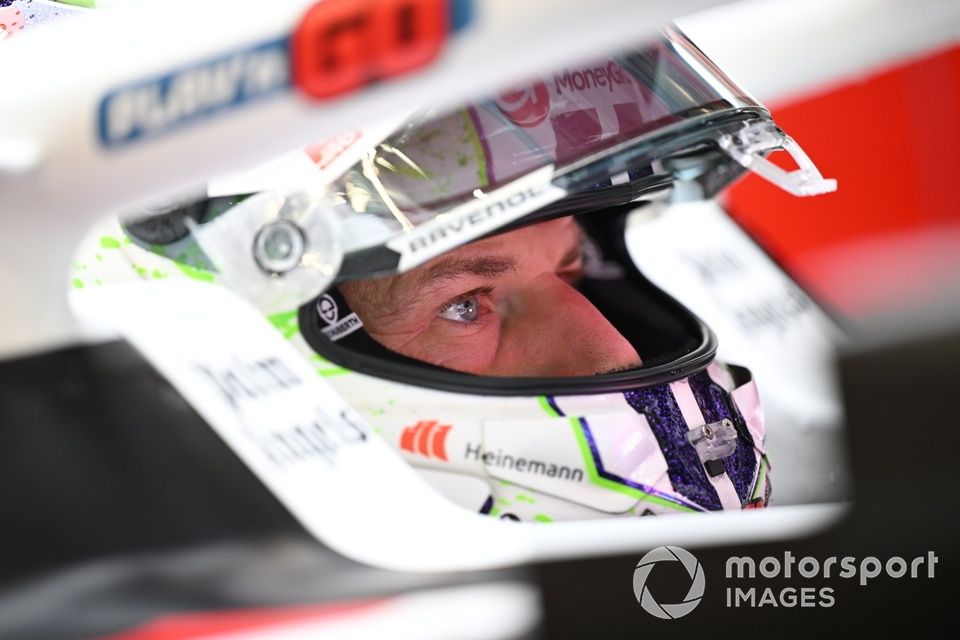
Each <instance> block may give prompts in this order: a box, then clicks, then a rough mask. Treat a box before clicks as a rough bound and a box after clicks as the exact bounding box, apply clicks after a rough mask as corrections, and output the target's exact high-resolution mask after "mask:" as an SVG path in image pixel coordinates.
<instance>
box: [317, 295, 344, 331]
mask: <svg viewBox="0 0 960 640" xmlns="http://www.w3.org/2000/svg"><path fill="white" fill-rule="evenodd" d="M317 313H318V314H319V315H320V317H321V318H322V319H323V321H324V322H326V323H327V324H333V323H334V322H336V321H337V317H338V316H339V315H340V309H338V308H337V303H336V301H335V300H334V299H333V298H331V297H330V294H327V293H325V294H323V295H322V296H321V297H320V300H319V302H317Z"/></svg>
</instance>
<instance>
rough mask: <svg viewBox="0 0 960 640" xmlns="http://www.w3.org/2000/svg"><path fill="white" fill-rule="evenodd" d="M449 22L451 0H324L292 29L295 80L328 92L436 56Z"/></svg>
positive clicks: (314, 91)
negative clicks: (449, 3)
mask: <svg viewBox="0 0 960 640" xmlns="http://www.w3.org/2000/svg"><path fill="white" fill-rule="evenodd" d="M448 24H449V17H448V3H447V0H324V1H323V2H318V3H317V4H315V5H313V7H311V8H310V10H309V11H307V14H306V15H305V16H304V17H303V20H302V22H301V23H300V26H299V27H297V30H296V32H294V34H293V40H292V42H291V58H292V61H293V81H294V84H295V85H296V86H297V87H299V88H300V89H301V90H302V91H304V92H305V93H306V94H307V95H309V96H311V97H314V98H329V97H332V96H336V95H339V94H342V93H346V92H348V91H352V90H354V89H358V88H360V87H362V86H364V85H366V84H369V83H371V82H374V81H376V80H379V79H383V78H389V77H391V76H396V75H399V74H402V73H406V72H408V71H412V70H414V69H416V68H418V67H422V66H424V65H426V64H427V63H429V62H430V61H431V60H433V59H434V58H435V57H436V56H437V54H438V53H439V52H440V49H441V48H442V46H443V42H444V40H445V39H446V36H447V30H448Z"/></svg>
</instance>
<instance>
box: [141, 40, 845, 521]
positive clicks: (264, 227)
mask: <svg viewBox="0 0 960 640" xmlns="http://www.w3.org/2000/svg"><path fill="white" fill-rule="evenodd" d="M371 136H374V139H373V141H372V144H370V143H371ZM381 138H383V136H378V135H375V134H371V133H369V132H355V133H352V134H347V135H346V136H345V137H343V138H341V139H338V140H336V141H332V142H329V143H327V144H325V145H320V146H315V147H312V148H309V149H308V150H307V152H303V153H301V152H298V153H296V154H293V155H292V156H289V157H287V158H285V159H282V160H280V161H277V162H276V163H273V165H272V166H271V167H270V170H269V171H267V172H266V173H265V172H254V173H252V174H247V175H246V176H244V177H243V179H240V180H238V179H236V177H234V178H231V179H227V180H220V181H214V182H212V183H211V184H210V187H209V189H208V192H207V193H206V194H204V197H202V198H198V199H192V200H190V201H188V202H185V203H178V204H176V205H174V206H171V207H168V208H166V209H164V210H162V211H152V212H150V213H148V214H144V213H142V212H140V213H137V214H135V215H132V216H127V217H126V218H125V221H124V231H125V232H126V233H127V234H128V235H129V236H130V238H132V239H133V242H134V244H136V245H139V246H140V247H142V248H146V249H149V250H150V251H151V252H153V253H155V254H160V255H162V256H165V257H166V258H167V259H170V260H173V261H174V262H175V263H176V264H177V265H178V266H179V267H180V269H181V270H183V271H184V272H185V273H187V274H190V275H194V276H196V275H198V274H199V276H200V277H203V278H209V279H219V280H223V281H225V282H226V283H227V284H229V285H230V286H232V287H234V288H236V289H237V290H238V291H239V292H241V293H242V294H244V295H245V296H246V297H248V298H250V299H251V300H252V301H253V302H254V303H256V304H257V305H259V306H260V307H261V308H262V309H263V310H264V311H265V312H266V313H268V314H269V316H270V317H271V319H272V320H273V321H274V323H275V324H277V325H278V327H279V328H281V330H283V331H284V333H285V335H286V336H287V337H288V338H290V339H291V340H292V341H293V342H294V343H295V344H296V345H297V346H299V347H300V348H301V349H302V350H303V352H304V353H305V355H307V357H310V358H312V359H313V360H314V361H315V362H317V363H318V364H317V370H318V373H319V374H320V375H322V376H325V377H326V378H327V379H328V381H329V382H330V383H331V384H332V385H333V386H334V387H335V388H336V389H337V390H338V391H339V393H340V394H342V396H343V397H344V398H345V399H346V400H347V402H349V403H350V404H351V405H352V406H353V407H354V408H355V409H356V410H357V411H358V412H360V413H361V414H362V415H364V416H365V417H366V418H367V419H368V420H369V421H370V423H371V425H372V426H373V427H374V430H375V431H377V432H379V433H380V434H381V435H382V436H383V437H384V438H385V439H386V440H387V441H389V442H390V443H392V444H393V445H394V446H395V447H396V448H397V449H398V450H399V451H400V453H401V454H402V455H403V456H404V457H405V458H406V459H407V460H409V461H410V463H411V464H413V465H415V466H417V467H418V468H420V469H421V470H423V472H424V475H425V476H427V477H428V479H430V480H432V481H434V484H435V485H436V486H437V487H438V488H439V489H440V490H441V491H443V492H445V493H447V494H448V495H450V496H451V497H452V498H453V499H454V500H456V501H458V502H460V503H461V504H463V505H464V506H466V507H468V508H470V509H475V510H478V511H481V512H484V513H489V514H491V515H495V516H499V517H503V518H510V519H518V520H534V521H551V520H561V519H573V518H588V517H596V516H598V515H653V514H664V513H674V512H678V511H709V510H718V509H740V508H747V507H756V506H763V505H765V504H766V503H767V501H768V500H769V495H770V483H769V476H768V473H767V470H768V462H767V457H766V452H765V449H764V429H763V418H762V413H761V410H760V407H759V400H758V396H757V390H756V387H755V385H754V382H753V380H752V378H751V376H750V374H749V372H748V371H747V370H746V369H743V368H742V367H737V366H731V365H725V364H722V363H720V362H718V361H716V360H715V359H714V355H715V353H716V348H717V341H716V338H715V336H714V335H713V333H712V332H711V330H710V329H709V328H708V327H707V326H706V325H705V324H704V323H703V322H702V321H701V320H700V319H699V318H697V317H696V316H694V315H693V314H692V313H691V312H690V311H688V310H687V309H686V308H685V307H684V306H683V305H681V304H680V303H678V302H677V301H676V300H675V299H673V298H672V297H671V296H670V295H668V294H667V293H666V292H664V291H663V290H661V289H660V288H658V287H657V286H655V285H653V284H652V283H651V282H650V281H649V280H647V279H646V278H645V277H644V275H643V274H642V273H641V272H640V271H639V270H638V268H637V267H636V264H635V261H634V260H633V259H632V258H631V255H630V247H629V246H628V243H627V242H626V241H625V230H626V229H627V228H628V227H629V225H630V224H631V223H632V222H631V215H632V214H631V212H633V211H635V210H636V209H637V208H638V207H642V206H643V205H644V204H645V203H650V202H653V201H659V200H669V199H672V200H688V199H702V198H709V197H711V196H713V195H715V194H716V193H717V192H719V191H720V190H721V189H722V188H724V187H725V186H727V185H728V184H730V183H731V182H732V181H733V180H735V179H736V178H737V177H739V176H740V175H742V174H743V173H744V171H745V170H746V169H752V170H755V171H756V172H758V173H760V174H761V175H763V176H764V177H766V178H768V179H770V180H772V181H774V182H776V183H777V184H779V185H780V186H782V187H784V188H786V189H788V190H790V191H791V192H794V193H796V194H798V195H811V194H815V193H822V192H825V191H829V190H832V189H833V188H834V186H835V185H834V183H833V182H832V181H828V180H824V179H823V178H822V177H821V176H820V174H819V173H818V172H817V171H816V169H815V168H814V167H813V165H812V163H810V161H809V159H807V158H806V156H805V155H803V153H802V151H800V150H799V148H798V147H797V146H796V145H795V143H793V141H792V140H791V139H790V138H789V137H788V136H786V135H785V134H784V133H783V132H782V131H780V130H779V129H778V128H777V127H776V125H775V124H774V123H773V121H772V119H771V117H770V114H769V113H768V112H767V110H766V109H765V108H764V107H763V106H762V105H760V104H758V103H757V102H756V101H755V100H753V99H752V98H750V97H749V96H748V95H747V94H745V93H744V92H743V91H741V90H740V89H739V88H738V87H737V86H736V85H735V84H733V83H732V82H731V81H730V80H729V79H728V78H727V77H726V76H725V75H724V74H723V73H722V72H721V71H720V70H719V69H717V67H716V66H715V65H714V64H713V63H712V62H710V60H709V59H708V58H707V57H706V56H705V55H704V54H703V53H702V52H701V51H700V50H699V49H697V48H696V47H695V46H694V45H693V44H692V43H691V42H690V41H689V40H688V39H686V37H685V36H683V34H681V33H680V32H679V31H677V30H676V29H674V28H669V29H666V30H665V31H664V32H663V33H662V35H661V37H660V38H659V39H658V40H657V41H656V42H654V43H653V44H649V45H646V46H643V47H640V48H637V49H635V50H632V51H629V52H627V53H625V54H623V55H620V56H616V57H614V58H611V59H607V60H603V61H600V62H598V63H596V64H591V65H586V66H582V67H577V68H569V69H565V70H562V71H559V72H556V73H553V74H551V75H549V76H546V77H543V78H540V79H538V80H536V81H534V82H532V83H530V84H528V85H526V86H524V87H520V88H517V89H515V90H511V91H507V92H504V93H503V94H501V95H500V96H497V97H495V98H490V99H486V100H478V101H475V102H473V103H471V104H469V105H467V106H465V107H463V108H462V109H458V110H455V111H452V112H445V113H437V112H434V111H432V110H430V109H425V110H422V111H420V112H418V113H417V114H415V115H414V116H412V117H409V118H406V119H405V120H404V121H403V123H402V124H401V125H400V126H399V127H394V128H392V132H391V133H389V135H387V136H386V137H385V138H383V139H381ZM776 149H786V150H788V151H790V152H791V154H792V155H793V156H794V157H795V158H796V160H797V162H798V164H799V165H800V169H799V170H797V171H795V172H792V173H787V172H785V171H783V170H781V169H778V168H776V167H774V166H773V165H772V164H770V163H769V162H767V161H766V159H765V155H766V154H767V153H769V152H771V151H773V150H776ZM304 167H307V168H308V171H307V172H306V174H307V175H308V178H307V180H305V181H300V182H297V183H296V184H291V178H290V176H291V175H296V176H303V175H304V173H303V172H301V171H300V169H302V168H304ZM311 172H313V174H315V175H314V178H316V179H314V178H310V177H309V175H310V174H311ZM268 174H269V175H273V176H276V175H279V176H280V178H279V179H264V176H265V175H268ZM321 178H322V179H321ZM244 185H249V188H248V187H247V186H244ZM569 216H576V220H577V222H576V223H575V224H574V223H573V222H571V221H570V219H569ZM560 218H564V219H563V220H558V219H560ZM551 225H552V226H551ZM551 234H553V235H551ZM558 234H559V235H563V234H566V235H565V236H563V237H566V238H567V239H568V241H571V242H574V244H575V245H576V248H577V251H576V253H575V255H574V256H573V258H560V259H555V258H556V256H555V255H554V253H555V251H554V244H553V238H554V236H557V235H558ZM571 238H574V239H575V240H570V239H571ZM506 242H509V243H511V245H510V246H512V247H514V249H516V250H517V251H519V252H520V253H521V254H522V255H521V258H522V259H523V260H526V259H527V258H528V257H529V256H541V255H546V254H547V253H550V252H554V253H550V255H551V256H553V257H550V258H549V259H545V260H546V261H547V263H549V264H551V265H552V264H553V262H558V263H559V261H562V260H567V259H570V260H572V263H576V264H577V265H578V266H577V268H576V271H577V273H576V277H575V278H573V279H564V278H559V277H557V276H558V272H557V270H556V269H554V268H553V267H552V266H549V267H543V266H542V264H543V263H542V261H541V262H536V261H533V262H535V263H536V265H535V266H530V267H529V268H527V263H526V262H521V263H517V262H516V261H514V262H513V263H510V264H507V265H506V266H504V265H503V264H501V265H500V266H499V267H498V268H496V269H495V268H491V266H490V262H489V261H487V262H486V263H481V264H479V266H478V264H477V263H476V261H474V263H472V265H473V266H472V267H469V266H465V262H469V260H466V258H465V256H467V257H470V258H471V259H473V258H474V257H476V256H475V255H474V254H476V252H478V251H480V250H481V249H483V248H485V247H486V248H489V247H491V246H494V245H498V243H500V244H503V243H506ZM471 252H473V253H471ZM545 252H546V253H545ZM137 253H138V252H137V251H134V250H131V251H130V252H128V255H131V256H133V255H137ZM139 256H140V257H137V258H135V259H134V260H135V261H137V260H148V261H149V260H157V258H156V256H151V257H149V258H148V257H147V254H146V252H142V251H141V252H139ZM551 261H553V262H551ZM531 264H533V263H531ZM564 264H566V263H564ZM451 265H453V266H451ZM518 265H519V266H518ZM454 267H456V268H454ZM141 268H142V269H143V271H142V274H144V275H149V273H150V272H151V269H150V268H145V267H141ZM471 269H472V270H471ZM484 269H486V271H485V272H483V270H484ZM498 269H499V270H498ZM511 270H512V272H513V273H512V275H511V277H513V278H514V284H515V285H516V286H515V287H514V289H513V290H512V291H511V293H510V296H507V297H508V298H509V299H508V300H505V299H501V300H497V301H496V303H491V304H490V305H488V306H489V308H488V309H487V311H486V312H488V313H490V314H493V317H495V318H496V322H497V323H500V324H498V327H499V328H498V331H500V333H498V336H499V338H498V339H499V340H501V343H497V342H496V341H494V343H493V344H492V346H491V345H486V347H485V348H487V349H488V352H489V353H490V354H493V355H491V356H490V357H489V358H487V359H486V360H484V363H483V364H482V366H481V365H476V366H474V364H473V363H470V364H464V363H462V362H452V361H451V360H450V359H448V358H446V357H444V355H443V353H442V351H443V349H444V348H446V347H445V346H444V344H441V343H440V342H438V341H437V340H435V339H434V338H435V336H431V335H423V336H422V339H420V340H419V342H418V344H419V345H420V346H421V347H423V348H419V349H413V348H412V347H410V346H409V345H410V344H412V342H411V341H406V342H404V341H398V340H392V339H391V338H390V337H389V335H390V332H389V331H386V332H385V331H382V330H381V329H382V327H381V326H380V325H381V324H382V322H381V320H382V315H383V314H382V313H380V315H378V313H379V312H385V309H386V307H390V309H389V311H390V313H394V314H396V313H405V310H406V309H407V308H409V307H412V306H416V305H418V304H420V303H421V302H423V301H424V300H426V299H427V298H428V296H427V295H426V294H425V293H423V294H422V295H421V293H420V292H423V291H426V289H425V287H428V286H431V285H432V284H434V283H435V282H436V281H438V280H444V281H445V282H448V281H450V280H455V278H454V276H453V275H452V274H456V275H461V274H462V273H464V272H469V273H470V274H472V276H474V277H478V278H481V279H482V278H487V279H488V280H489V279H492V278H494V276H498V275H501V274H504V273H508V272H510V271H511ZM481 272H483V273H481ZM541 276H543V277H542V278H541ZM518 278H519V280H522V281H523V283H522V285H523V286H520V285H519V284H517V282H518V280H517V279H518ZM377 283H379V284H377ZM398 283H405V284H404V285H403V286H405V287H407V288H406V292H407V293H410V294H411V295H408V296H406V297H399V298H396V299H393V298H386V297H383V296H387V295H388V294H391V292H393V293H395V292H396V291H397V289H398V288H399V287H400V285H398ZM411 283H414V284H417V286H419V287H421V288H420V289H416V288H412V289H411V288H410V286H409V285H411ZM487 288H490V287H487ZM477 290H478V289H476V288H475V289H474V290H471V291H465V292H464V291H461V292H459V294H458V295H457V296H452V297H450V298H449V299H446V301H445V302H444V304H443V305H441V306H440V307H437V306H436V305H434V307H432V308H433V316H431V317H436V318H439V319H438V320H437V322H448V321H450V320H451V314H453V315H452V320H453V321H454V322H462V321H463V318H464V317H467V316H471V314H476V313H479V311H478V308H479V307H478V305H479V304H480V303H479V302H478V300H479V298H478V296H479V295H481V294H478V293H476V291H477ZM485 290H486V289H484V291H485ZM431 291H433V290H432V289H431ZM411 292H412V293H411ZM466 294H470V295H466ZM483 295H487V294H483ZM491 295H492V294H491ZM377 296H380V297H377ZM551 296H555V297H551ZM411 300H412V301H413V302H411ZM423 304H424V305H427V306H429V304H432V303H429V301H426V302H423ZM458 305H459V306H458ZM545 311H546V312H549V313H548V315H545V314H544V312H545ZM581 311H582V312H583V313H581ZM534 316H536V318H534ZM537 323H540V324H539V325H538V324H537ZM444 326H445V325H444ZM520 326H523V327H524V330H523V331H520V330H519V329H518V327H520ZM538 326H539V327H541V328H542V329H543V330H542V331H539V332H538V330H537V328H538ZM554 329H556V330H554ZM418 335H420V334H418ZM507 335H512V336H514V338H515V339H514V341H513V342H512V343H511V344H512V345H524V348H526V346H529V345H534V344H536V345H538V348H536V349H533V348H531V349H528V350H527V351H525V352H524V353H526V354H527V355H528V356H529V357H528V358H527V359H526V360H523V359H522V358H519V359H518V358H516V357H514V358H512V359H510V358H505V357H504V358H501V356H503V355H504V354H506V353H507V352H508V351H510V349H508V348H507V347H506V346H503V345H504V344H506V342H504V341H505V340H506V338H505V337H504V336H507ZM447 337H448V343H449V344H450V345H459V346H462V345H463V344H465V343H466V342H468V341H469V340H470V339H469V338H466V337H463V335H461V334H453V335H452V336H451V334H447ZM613 342H616V345H614V346H616V347H617V348H621V351H620V352H618V351H617V348H614V346H611V345H612V344H613ZM401 343H402V344H401ZM424 345H426V346H424ZM498 345H500V346H498ZM608 347H609V348H608ZM511 348H512V347H511ZM518 348H519V347H518ZM626 352H628V353H632V354H633V355H634V356H635V357H634V358H633V360H632V361H630V362H629V363H628V364H627V365H624V364H623V361H622V360H617V357H618V356H617V353H621V355H622V353H626ZM521 360H522V361H523V364H522V366H521V365H519V364H518V362H521ZM628 360H629V359H628ZM608 364H612V365H613V366H607V365H608Z"/></svg>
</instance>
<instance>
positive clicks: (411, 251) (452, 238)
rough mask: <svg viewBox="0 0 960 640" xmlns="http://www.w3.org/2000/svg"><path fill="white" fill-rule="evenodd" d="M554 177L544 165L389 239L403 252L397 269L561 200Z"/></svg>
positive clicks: (403, 268) (438, 253)
mask: <svg viewBox="0 0 960 640" xmlns="http://www.w3.org/2000/svg"><path fill="white" fill-rule="evenodd" d="M552 177H553V165H549V166H546V167H542V168H540V169H537V170H536V171H534V172H532V173H529V174H527V175H525V176H523V177H522V178H520V179H519V180H516V181H514V182H511V183H510V184H507V185H505V186H503V187H500V188H499V189H496V190H494V191H491V192H490V193H487V194H480V195H479V196H478V197H476V198H475V199H474V200H471V201H470V202H467V203H465V204H462V205H460V206H458V207H455V208H453V209H451V210H450V211H448V212H446V213H442V214H440V215H438V216H437V217H436V218H434V219H433V220H430V221H428V222H425V223H424V224H421V225H418V226H417V227H415V228H413V229H412V230H410V231H409V232H408V233H405V234H403V235H401V236H399V237H397V238H394V239H393V240H390V241H389V242H388V243H387V247H388V248H390V249H392V250H394V251H396V252H397V253H399V254H400V261H399V265H398V271H400V272H403V271H408V270H409V269H412V268H414V267H416V266H419V265H421V264H423V263H424V262H427V261H428V260H430V259H431V258H435V257H436V256H438V255H440V254H442V253H445V252H447V251H449V250H450V249H453V248H455V247H458V246H460V245H461V244H464V243H466V242H469V241H470V240H474V239H476V238H479V237H480V236H482V235H484V234H486V233H489V232H490V231H493V230H495V229H498V228H500V227H502V226H504V225H505V224H507V223H509V222H513V221H514V220H518V219H519V218H522V217H523V216H525V215H527V214H528V213H532V212H534V211H536V210H537V209H540V208H541V207H544V206H546V205H548V204H550V203H551V202H554V201H556V200H559V199H560V198H562V197H563V196H565V195H566V194H567V192H566V191H564V190H563V189H561V188H560V187H557V186H555V185H553V184H551V183H550V179H551V178H552Z"/></svg>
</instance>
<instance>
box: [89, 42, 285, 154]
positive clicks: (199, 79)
mask: <svg viewBox="0 0 960 640" xmlns="http://www.w3.org/2000/svg"><path fill="white" fill-rule="evenodd" d="M287 45H288V40H287V39H286V38H281V39H278V40H271V41H269V42H263V43H259V44H257V45H255V46H252V47H248V48H245V49H240V50H237V51H232V52H230V53H226V54H223V55H220V56H217V57H214V58H210V59H207V60H203V61H199V62H196V63H194V64H191V65H189V66H185V67H182V68H179V69H175V70H173V71H170V72H168V73H165V74H161V75H158V76H156V77H153V78H147V79H144V80H140V81H138V82H134V83H132V84H129V85H126V86H123V87H118V88H116V89H114V90H112V91H111V92H109V93H108V94H107V95H105V96H104V97H103V99H102V100H101V101H100V106H99V109H98V132H99V136H100V143H101V144H102V145H103V146H105V147H107V148H114V147H121V146H123V145H126V144H129V143H132V142H136V141H138V140H141V139H146V138H152V137H155V136H159V135H162V134H165V133H168V132H170V131H173V130H175V129H178V128H180V127H182V126H184V125H186V124H189V123H192V122H196V121H198V120H201V119H204V118H207V117H210V116H212V115H214V114H220V113H223V112H226V111H230V110H232V109H235V108H237V107H239V106H241V105H243V104H245V103H249V102H252V101H256V100H261V99H263V98H267V97H269V96H272V95H274V94H277V93H279V92H281V91H284V90H286V89H287V88H288V87H289V86H290V61H289V55H288V46H287Z"/></svg>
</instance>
